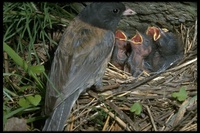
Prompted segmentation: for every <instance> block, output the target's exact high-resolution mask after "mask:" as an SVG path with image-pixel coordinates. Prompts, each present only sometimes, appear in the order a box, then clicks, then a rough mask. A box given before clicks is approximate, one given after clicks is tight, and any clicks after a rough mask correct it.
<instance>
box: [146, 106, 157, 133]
mask: <svg viewBox="0 0 200 133" xmlns="http://www.w3.org/2000/svg"><path fill="white" fill-rule="evenodd" d="M143 106H144V107H146V108H147V111H148V113H149V116H150V119H151V123H152V125H153V128H154V130H155V131H158V130H157V128H156V125H155V122H154V119H153V117H152V115H151V111H150V109H149V107H148V106H147V105H143Z"/></svg>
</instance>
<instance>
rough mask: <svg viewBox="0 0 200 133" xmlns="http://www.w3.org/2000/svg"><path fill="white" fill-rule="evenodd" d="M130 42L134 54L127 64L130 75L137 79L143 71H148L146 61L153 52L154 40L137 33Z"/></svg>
mask: <svg viewBox="0 0 200 133" xmlns="http://www.w3.org/2000/svg"><path fill="white" fill-rule="evenodd" d="M129 42H130V45H131V48H132V52H131V54H130V56H129V58H128V61H127V64H128V66H129V68H130V73H131V74H132V75H133V76H134V77H137V76H138V75H140V74H141V73H142V72H143V71H148V69H147V68H146V64H145V62H144V59H145V58H147V57H148V55H149V54H150V53H151V51H152V39H151V38H150V37H148V36H147V35H145V34H143V33H140V32H138V31H137V32H136V35H135V36H133V37H132V38H131V39H130V40H129Z"/></svg>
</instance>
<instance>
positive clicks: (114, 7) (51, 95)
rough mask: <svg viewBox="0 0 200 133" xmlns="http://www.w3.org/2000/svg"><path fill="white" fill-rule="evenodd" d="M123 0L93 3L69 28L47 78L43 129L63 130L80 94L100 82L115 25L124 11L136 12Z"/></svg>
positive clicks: (131, 13)
mask: <svg viewBox="0 0 200 133" xmlns="http://www.w3.org/2000/svg"><path fill="white" fill-rule="evenodd" d="M134 14H135V12H134V11H133V10H131V9H126V8H125V6H124V4H122V3H107V2H106V3H97V2H96V3H92V4H90V5H88V6H87V7H86V8H85V9H84V10H83V11H82V12H81V13H80V14H79V15H78V16H77V17H76V18H75V19H74V20H73V21H72V22H70V24H69V26H68V28H67V29H66V30H65V32H64V34H63V36H62V38H61V40H60V42H59V46H58V48H57V50H56V52H55V55H54V60H53V63H52V66H51V71H50V74H49V78H50V82H47V89H46V98H45V113H46V114H47V115H48V116H49V117H48V119H47V120H46V122H45V125H44V128H43V131H62V130H63V129H64V124H65V123H66V120H67V118H68V116H69V114H70V111H71V109H72V107H73V105H74V103H75V102H76V100H77V99H78V97H79V95H80V94H81V93H82V92H83V91H85V90H86V89H87V88H90V87H91V86H92V85H96V86H97V88H98V87H100V86H101V85H102V77H103V74H104V72H105V70H106V67H107V64H108V61H109V60H110V57H111V53H112V50H113V46H114V42H115V36H114V32H115V29H116V27H117V25H118V23H119V21H120V18H121V17H122V15H134Z"/></svg>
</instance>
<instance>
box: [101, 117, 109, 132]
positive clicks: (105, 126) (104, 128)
mask: <svg viewBox="0 0 200 133" xmlns="http://www.w3.org/2000/svg"><path fill="white" fill-rule="evenodd" d="M109 120H110V115H109V116H108V117H107V119H106V122H105V124H104V126H103V129H102V131H106V128H107V127H108V122H109Z"/></svg>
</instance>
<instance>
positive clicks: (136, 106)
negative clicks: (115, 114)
mask: <svg viewBox="0 0 200 133" xmlns="http://www.w3.org/2000/svg"><path fill="white" fill-rule="evenodd" d="M130 111H131V112H135V114H136V115H140V113H141V112H142V105H141V104H140V103H138V102H137V103H134V104H133V105H132V106H131V108H130Z"/></svg>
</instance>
